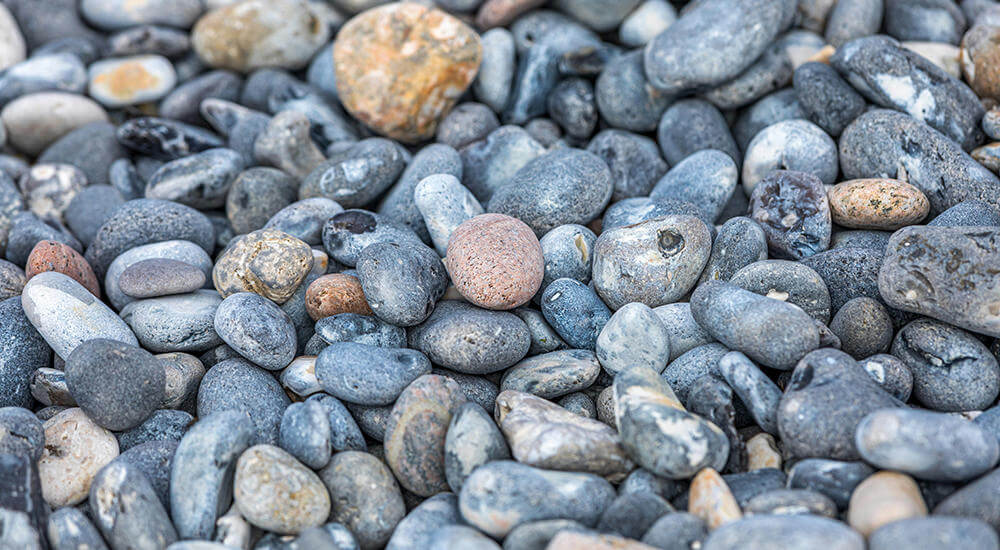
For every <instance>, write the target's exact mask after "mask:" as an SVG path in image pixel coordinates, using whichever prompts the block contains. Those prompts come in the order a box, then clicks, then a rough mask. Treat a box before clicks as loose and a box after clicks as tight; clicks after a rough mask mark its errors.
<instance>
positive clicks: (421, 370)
mask: <svg viewBox="0 0 1000 550" xmlns="http://www.w3.org/2000/svg"><path fill="white" fill-rule="evenodd" d="M430 371H431V365H430V361H428V360H427V358H426V357H425V356H424V355H423V354H422V353H420V352H418V351H416V350H411V349H390V348H382V347H377V346H369V345H365V344H356V343H353V342H335V343H332V344H330V345H329V346H327V347H326V349H324V350H323V352H322V353H320V354H319V357H317V359H316V379H317V380H318V381H319V384H320V386H322V387H323V389H324V390H326V391H327V392H329V393H330V394H331V395H333V396H334V397H337V398H339V399H343V400H345V401H348V402H350V403H357V404H359V405H391V404H392V403H393V402H395V401H396V398H397V397H399V395H400V394H401V393H402V392H403V390H404V389H405V388H406V387H407V386H408V385H409V384H410V383H411V382H413V381H414V380H416V379H417V378H419V377H420V376H422V375H425V374H428V373H430Z"/></svg>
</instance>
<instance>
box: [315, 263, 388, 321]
mask: <svg viewBox="0 0 1000 550" xmlns="http://www.w3.org/2000/svg"><path fill="white" fill-rule="evenodd" d="M306 311H307V312H308V313H309V316H310V317H312V319H313V320H314V321H318V320H320V319H322V318H324V317H330V316H331V315H337V314H339V313H357V314H359V315H371V314H372V310H371V308H370V307H368V302H366V301H365V293H364V291H363V290H362V288H361V281H359V280H358V278H357V277H355V276H353V275H347V274H344V273H331V274H329V275H323V276H322V277H320V278H318V279H316V280H315V281H313V282H311V283H309V288H307V289H306Z"/></svg>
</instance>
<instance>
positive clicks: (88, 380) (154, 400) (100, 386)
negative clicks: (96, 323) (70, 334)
mask: <svg viewBox="0 0 1000 550" xmlns="http://www.w3.org/2000/svg"><path fill="white" fill-rule="evenodd" d="M66 385H67V387H68V389H69V392H70V394H71V395H72V396H73V399H74V400H75V401H76V402H77V403H78V404H79V405H80V408H82V409H83V411H84V412H85V413H87V416H88V417H90V418H91V419H92V420H93V421H94V422H95V423H97V424H99V425H100V426H102V427H105V428H108V429H109V430H114V431H122V430H127V429H129V428H132V427H135V426H137V425H139V424H140V423H141V422H143V421H144V420H146V419H147V418H148V417H149V415H151V414H152V413H153V411H155V410H156V409H158V408H159V407H160V405H161V404H162V403H163V399H164V396H165V393H164V392H165V385H166V374H165V372H164V370H163V366H162V365H161V364H160V362H159V361H158V360H157V359H156V358H155V357H153V355H152V354H150V353H149V352H148V351H146V350H144V349H142V348H138V347H133V346H130V345H127V344H123V343H121V342H118V341H115V340H106V339H102V338H96V339H91V340H87V341H85V342H83V343H82V344H80V345H79V346H77V347H76V348H75V349H74V350H73V353H71V354H70V355H69V356H68V357H67V358H66Z"/></svg>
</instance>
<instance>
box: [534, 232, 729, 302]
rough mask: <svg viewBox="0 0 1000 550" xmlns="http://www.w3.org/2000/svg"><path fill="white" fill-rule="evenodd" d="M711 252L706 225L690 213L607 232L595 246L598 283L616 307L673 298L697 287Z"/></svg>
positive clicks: (594, 263) (594, 264) (605, 295)
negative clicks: (696, 284) (630, 303)
mask: <svg viewBox="0 0 1000 550" xmlns="http://www.w3.org/2000/svg"><path fill="white" fill-rule="evenodd" d="M710 252H711V233H710V232H709V230H708V227H707V226H706V225H705V224H704V223H702V222H701V221H700V220H698V219H696V218H693V217H690V216H666V217H663V218H657V219H654V220H650V221H646V222H642V223H639V224H636V225H630V226H626V227H619V228H615V229H612V230H609V231H605V232H604V233H602V234H601V236H600V237H598V239H597V242H596V243H595V244H594V259H593V277H594V287H595V289H596V290H597V292H598V294H599V295H600V296H601V298H602V299H604V300H605V302H606V303H607V304H608V305H609V306H610V307H611V308H613V309H618V308H620V307H621V306H623V305H625V304H626V303H629V302H642V303H644V304H646V305H647V306H650V307H656V306H660V305H663V304H668V303H671V302H675V301H677V300H679V299H680V298H681V297H683V296H684V295H685V294H687V293H688V291H690V290H691V288H692V287H693V286H694V285H695V283H696V282H697V280H698V276H699V275H700V274H701V270H702V268H703V267H704V265H705V263H706V262H707V261H708V257H709V254H710ZM667 273H669V277H668V276H665V274H667ZM549 288H551V286H550V287H549ZM548 293H549V291H548V289H546V294H548Z"/></svg>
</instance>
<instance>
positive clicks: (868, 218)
mask: <svg viewBox="0 0 1000 550" xmlns="http://www.w3.org/2000/svg"><path fill="white" fill-rule="evenodd" d="M827 198H828V199H829V201H830V216H831V217H832V218H833V222H834V223H836V224H839V225H842V226H844V227H850V228H852V229H879V230H888V231H894V230H896V229H899V228H901V227H905V226H907V225H913V224H915V223H918V222H920V221H921V220H923V219H924V218H925V217H926V216H927V212H928V211H929V210H930V202H929V201H928V200H927V197H926V196H925V195H924V193H923V192H922V191H920V189H917V188H916V187H914V186H913V185H910V184H909V183H905V182H902V181H899V180H894V179H889V178H869V179H856V180H848V181H845V182H842V183H838V184H837V185H834V186H833V188H831V189H830V191H829V192H828V193H827Z"/></svg>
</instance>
